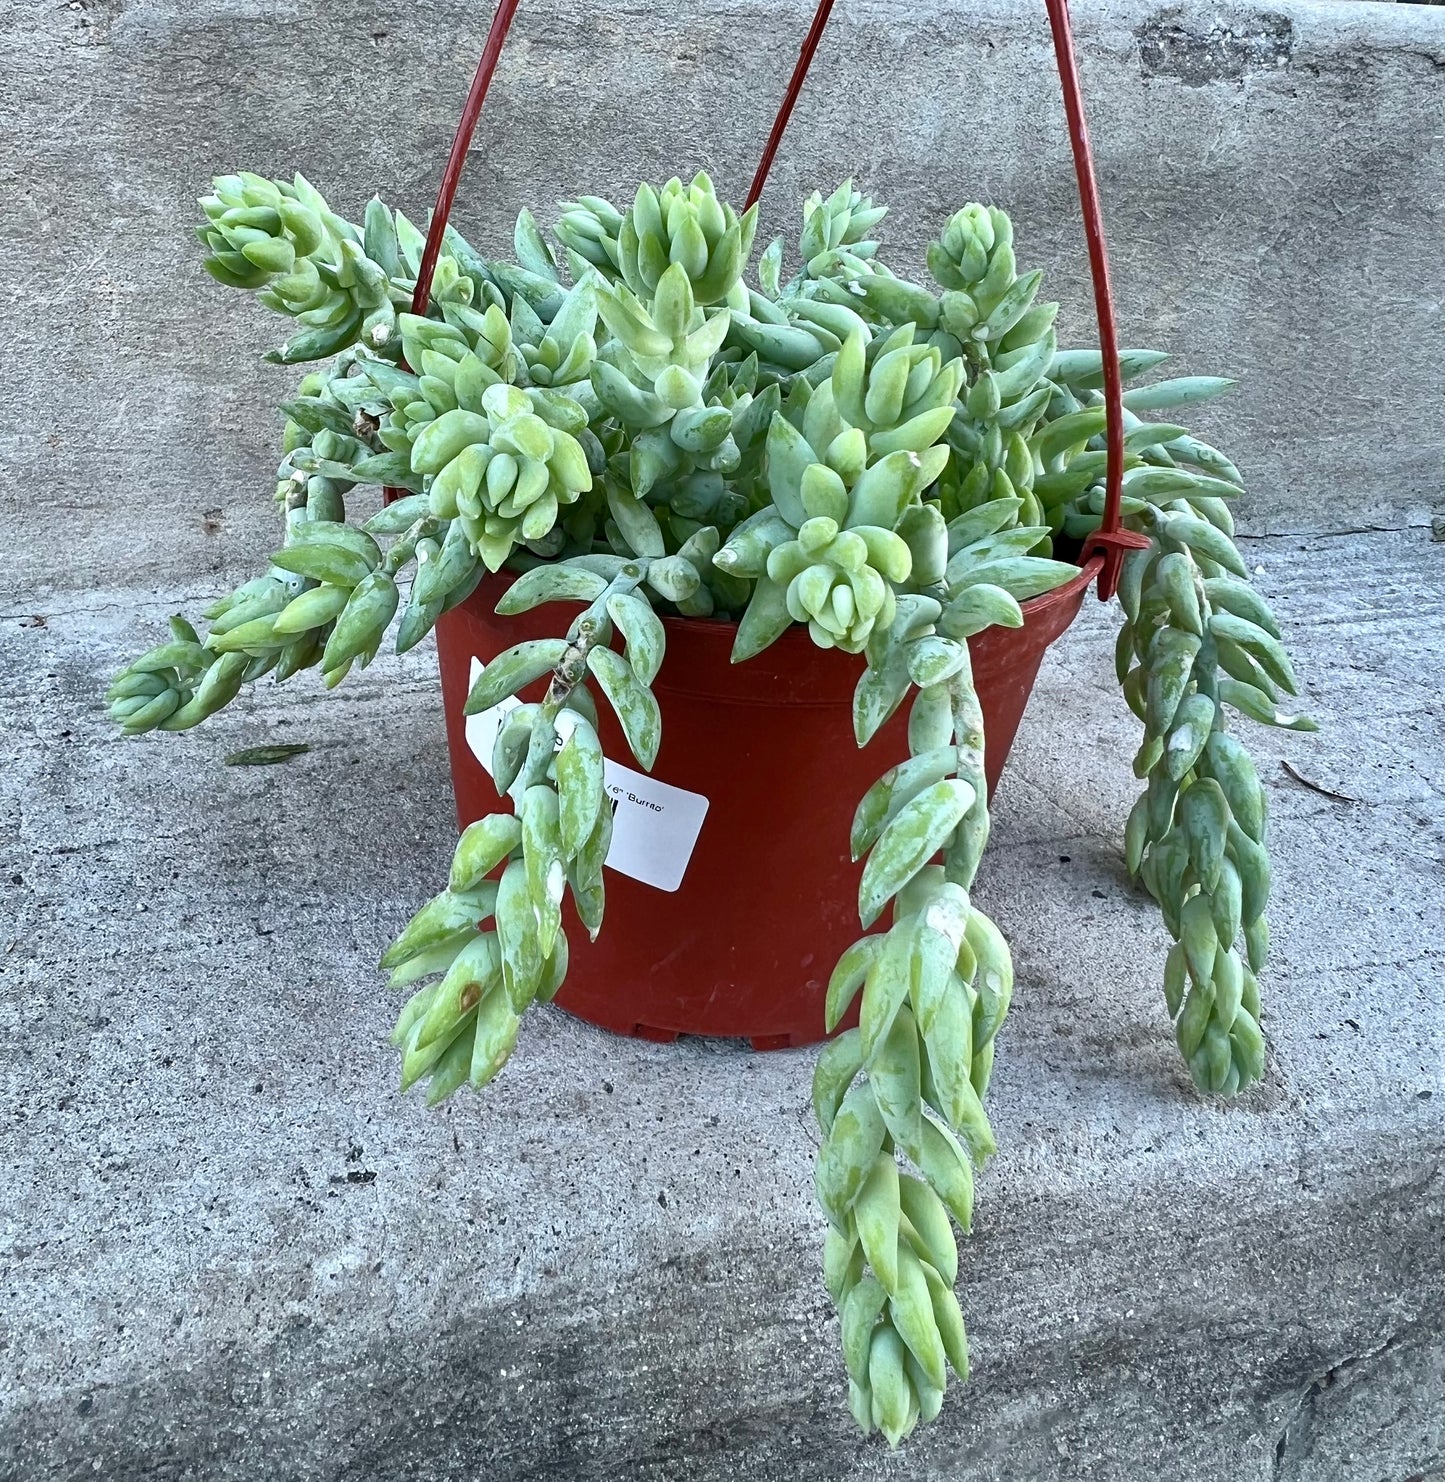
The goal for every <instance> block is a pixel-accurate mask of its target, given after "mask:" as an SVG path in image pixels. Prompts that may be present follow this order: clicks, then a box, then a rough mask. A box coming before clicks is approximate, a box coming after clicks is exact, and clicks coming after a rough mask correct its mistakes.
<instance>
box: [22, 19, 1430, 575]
mask: <svg viewBox="0 0 1445 1482" xmlns="http://www.w3.org/2000/svg"><path fill="white" fill-rule="evenodd" d="M1074 8H1075V12H1076V24H1077V29H1078V32H1079V46H1080V52H1081V56H1082V59H1083V60H1082V67H1083V72H1084V78H1085V83H1086V87H1087V90H1088V94H1089V99H1090V109H1091V116H1092V121H1093V131H1094V135H1095V143H1096V150H1097V154H1098V158H1099V169H1100V175H1101V180H1102V187H1103V192H1104V199H1105V203H1106V212H1107V220H1108V227H1109V235H1110V240H1111V242H1112V244H1113V257H1114V264H1115V276H1116V279H1117V285H1118V296H1119V303H1120V312H1121V318H1122V325H1123V331H1124V335H1125V338H1126V340H1128V341H1133V342H1135V343H1141V342H1142V343H1146V344H1157V345H1159V346H1160V347H1161V348H1166V349H1170V350H1173V351H1175V352H1176V353H1177V354H1178V356H1179V357H1180V365H1181V366H1182V367H1184V368H1186V369H1188V370H1190V371H1193V372H1196V373H1201V372H1203V373H1212V374H1223V375H1230V376H1235V377H1238V378H1239V380H1240V382H1241V388H1240V392H1239V394H1238V395H1237V396H1236V397H1235V398H1234V399H1233V401H1232V403H1231V404H1229V405H1228V406H1227V407H1226V408H1224V409H1222V410H1220V411H1218V412H1213V413H1211V414H1210V415H1209V416H1208V417H1207V418H1205V419H1204V420H1205V429H1206V431H1209V432H1216V433H1218V434H1219V435H1220V436H1221V437H1225V438H1226V440H1227V442H1228V446H1229V448H1230V450H1231V451H1232V453H1233V454H1234V456H1235V457H1236V459H1237V461H1239V462H1240V464H1241V466H1244V467H1248V468H1249V469H1250V470H1251V474H1252V477H1253V480H1254V491H1253V493H1254V497H1253V500H1252V502H1251V509H1250V516H1249V517H1250V519H1251V521H1252V522H1253V524H1254V527H1255V528H1256V529H1258V530H1261V531H1276V532H1277V531H1290V530H1315V529H1321V528H1331V529H1338V528H1342V527H1343V526H1345V525H1397V524H1400V523H1404V522H1407V521H1408V522H1412V523H1420V522H1421V521H1422V520H1424V519H1425V518H1426V512H1427V507H1428V505H1429V504H1430V503H1431V502H1432V501H1434V500H1435V499H1436V498H1437V496H1438V492H1439V466H1440V461H1441V447H1442V428H1441V419H1440V416H1439V408H1440V405H1441V402H1442V398H1445V375H1442V360H1441V356H1440V353H1439V346H1440V329H1441V321H1440V295H1441V282H1442V273H1441V258H1440V252H1439V244H1440V240H1441V213H1442V209H1445V151H1442V140H1441V133H1442V120H1445V86H1442V83H1445V71H1442V65H1445V14H1442V11H1441V10H1440V9H1439V8H1437V7H1429V6H1418V5H1380V4H1345V3H1329V4H1311V3H1307V0H1268V3H1264V0H1258V3H1249V0H1227V3H1220V4H1204V3H1199V0H1187V3H1184V4H1162V3H1159V0H1108V3H1103V0H1079V3H1078V4H1076V6H1075V7H1074ZM489 9H490V7H489V6H488V5H486V4H478V3H476V0H430V3H427V4H424V5H418V4H414V3H412V0H368V3H367V4H365V5H360V4H355V3H352V4H336V3H323V0H184V3H180V0H4V3H3V4H0V16H3V18H4V22H5V25H4V27H3V36H0V49H3V51H0V55H3V62H4V77H5V85H4V87H3V89H0V183H3V186H4V188H5V193H6V195H7V197H8V198H9V199H10V201H11V202H12V204H11V205H10V206H9V209H8V210H7V213H6V226H5V231H4V232H3V233H0V283H3V284H4V286H5V289H6V291H5V293H4V294H0V341H3V343H4V345H5V347H6V367H7V374H6V375H5V376H4V377H3V378H0V509H4V510H6V511H7V512H8V514H9V516H10V517H11V518H15V519H19V518H21V517H22V513H23V518H24V519H25V521H26V523H27V525H28V526H29V527H30V530H31V538H30V539H28V540H27V541H26V542H25V543H24V545H23V547H22V548H21V550H20V551H19V553H18V557H17V559H16V563H15V566H14V568H13V569H12V572H11V575H12V576H13V577H14V578H15V579H16V580H17V581H18V582H20V583H21V584H22V585H30V586H33V587H38V588H40V589H42V590H49V589H51V588H52V587H53V588H55V589H64V588H66V587H69V586H78V585H85V586H93V587H111V586H129V585H131V584H132V583H133V582H136V581H140V582H143V583H148V584H152V583H153V584H159V583H164V584H166V585H169V586H175V585H177V584H179V583H183V582H186V581H189V580H191V579H192V578H193V577H195V576H196V574H198V573H203V572H215V573H216V574H217V577H218V578H220V577H223V576H224V577H230V576H235V575H237V574H239V572H240V571H242V570H248V569H249V563H250V561H251V559H252V553H253V552H254V551H255V550H256V549H257V547H258V546H259V545H260V544H261V542H262V541H264V540H266V539H269V524H268V520H269V513H268V511H267V510H266V509H265V508H264V504H265V501H264V497H263V496H264V494H265V491H266V489H267V487H268V485H269V482H270V477H271V472H272V470H273V469H274V466H275V462H276V454H275V451H274V445H275V438H276V435H277V430H278V424H277V422H276V420H275V414H274V410H273V409H274V406H275V404H276V402H277V401H279V400H281V399H283V398H284V396H285V394H286V392H287V390H288V389H289V387H290V386H291V385H292V384H294V380H295V379H296V378H295V377H294V376H293V375H292V373H290V372H287V371H282V370H279V369H274V368H269V367H263V366H260V365H259V364H258V357H259V355H260V353H261V351H262V350H264V349H265V348H267V347H268V346H269V345H271V344H274V343H278V342H279V341H280V340H281V339H284V337H285V329H284V325H283V324H282V322H281V321H279V320H276V319H275V318H274V317H273V316H270V315H268V314H267V313H266V312H265V311H263V310H261V309H259V308H257V307H254V306H252V305H250V304H248V302H247V301H246V299H245V298H244V297H243V296H240V295H236V294H232V293H228V292H227V291H225V290H223V289H221V288H219V287H218V286H217V285H215V284H213V283H212V282H211V281H210V280H209V279H208V278H206V277H205V275H204V274H203V273H202V272H201V269H200V265H199V261H198V254H197V251H196V247H195V244H194V242H193V241H192V240H191V238H190V235H189V226H190V223H191V221H192V219H193V217H194V215H195V207H194V204H193V203H194V198H195V197H196V196H197V195H198V194H199V193H201V191H202V190H203V189H204V188H205V187H206V184H207V182H208V181H209V178H210V176H211V175H212V174H214V173H217V172H219V171H222V170H227V169H232V168H241V167H252V168H256V169H260V170H264V171H276V172H282V173H289V172H290V171H291V170H293V169H295V168H297V167H301V168H303V169H304V170H305V172H306V173H307V174H308V176H310V177H311V178H312V179H313V180H315V181H316V182H317V183H318V184H320V185H322V186H323V187H324V188H325V189H326V190H327V191H328V192H329V193H330V194H331V196H332V199H333V200H334V202H335V203H336V205H337V206H338V207H339V208H341V209H345V210H349V211H352V212H353V213H354V212H358V211H359V210H360V208H361V205H362V203H363V202H364V200H365V199H366V197H367V196H368V195H369V194H370V193H371V192H372V191H373V190H376V189H379V190H381V191H383V192H384V193H386V195H387V196H388V197H389V198H390V199H391V200H393V201H394V202H395V203H396V204H397V205H400V206H402V207H404V208H406V209H407V210H408V211H409V212H411V213H412V214H413V215H414V216H415V217H417V218H418V219H420V218H423V217H424V216H425V213H426V211H427V209H428V207H429V206H430V203H431V200H432V198H433V196H434V193H435V189H436V182H437V178H438V175H439V172H440V169H441V164H442V160H443V158H444V156H445V152H446V147H447V144H448V142H449V139H450V136H451V132H452V129H453V127H454V125H455V122H456V116H457V112H458V110H459V108H460V105H461V100H462V98H463V96H464V94H465V91H466V86H467V81H468V78H469V76H470V73H471V70H472V68H473V66H474V65H475V61H476V57H477V55H478V52H479V50H480V47H481V40H482V36H483V34H484V33H485V30H486V27H487V25H488V22H489ZM810 10H811V6H810V5H809V4H808V3H807V0H711V3H710V4H708V5H707V6H704V7H699V6H683V7H668V6H665V5H655V4H643V3H640V0H600V3H599V4H597V5H594V6H589V7H579V6H577V5H575V4H572V3H563V0H528V3H527V4H525V5H523V6H522V7H521V13H520V16H519V18H518V20H517V22H516V28H515V31H514V35H513V40H512V43H511V45H510V46H509V49H508V50H507V52H506V53H505V54H504V59H503V64H502V67H501V70H500V72H499V74H498V77H497V80H496V83H495V85H494V90H493V97H492V99H491V100H490V102H489V104H488V112H487V113H486V115H485V116H484V118H483V121H482V126H481V129H480V131H479V133H478V134H477V137H476V141H475V145H474V149H473V154H472V159H471V161H470V167H469V170H468V173H467V177H466V179H465V181H464V184H463V187H462V194H461V197H460V201H459V206H458V219H459V221H460V222H461V223H462V224H463V225H468V226H470V227H472V228H473V229H474V235H475V237H476V239H477V241H478V243H479V244H480V245H482V246H484V247H490V248H493V249H494V250H495V249H497V248H499V247H502V246H504V245H505V244H506V243H508V242H509V241H510V226H511V221H512V218H513V217H514V216H515V213H516V211H517V208H518V207H519V206H521V205H523V204H530V205H533V206H535V207H537V208H538V209H539V214H541V215H542V216H543V218H544V219H546V212H547V209H548V208H549V206H550V203H552V202H554V201H556V200H559V199H561V198H563V197H565V196H569V195H572V194H575V193H576V192H577V191H579V190H585V189H602V190H604V191H610V192H615V193H619V194H620V193H622V192H629V191H630V190H631V189H632V188H633V187H634V186H635V184H636V182H637V180H638V179H639V178H640V177H641V176H643V175H648V176H651V177H655V178H664V177H666V176H667V175H670V174H672V173H675V172H682V173H687V172H689V171H691V170H693V169H694V168H696V167H698V166H706V167H707V168H709V169H710V170H712V171H713V172H714V174H715V175H716V177H717V179H718V181H719V183H720V185H721V186H723V187H724V188H726V189H728V190H731V191H732V192H733V193H735V194H741V193H742V192H743V190H744V189H745V188H746V184H747V181H748V179H749V178H750V176H751V173H752V169H753V166H754V164H755V162H756V158H757V154H758V151H759V149H760V147H761V144H762V140H763V139H764V137H765V136H766V133H767V129H768V126H769V124H770V122H771V119H772V114H773V110H774V109H775V108H776V106H777V101H778V99H779V98H780V96H781V93H782V89H783V85H784V81H785V79H786V77H787V75H788V72H789V69H790V68H791V65H792V60H793V56H794V55H795V52H796V48H797V45H798V42H799V41H800V39H801V37H802V35H803V32H804V30H805V29H806V24H807V16H808V14H809V12H810ZM815 65H816V73H815V75H814V76H812V77H811V78H810V80H809V83H808V86H807V88H806V90H805V92H804V95H803V98H802V101H801V103H800V106H799V109H798V112H797V115H796V117H795V120H794V123H793V125H792V127H791V129H790V131H789V133H788V136H787V139H786V141H785V144H784V148H783V151H782V154H781V157H780V159H779V161H778V164H777V168H776V175H775V179H774V183H773V185H772V188H771V189H770V190H769V191H768V193H767V196H766V199H765V202H764V206H765V219H764V228H763V230H764V236H765V237H766V235H768V234H770V233H772V232H774V231H777V230H782V229H783V228H784V227H785V226H786V227H788V228H789V229H790V230H791V229H793V223H794V222H795V221H796V218H797V207H798V202H799V200H800V198H801V196H802V195H803V194H805V193H806V192H807V191H809V190H811V189H812V188H814V187H815V186H817V185H822V186H824V187H831V185H832V184H833V183H834V182H835V181H836V180H837V179H838V178H839V177H840V176H842V175H844V174H849V173H852V174H855V175H857V176H858V177H859V178H860V180H861V181H862V182H863V183H864V184H865V185H866V186H867V187H868V188H869V189H871V190H874V191H876V192H877V193H878V195H879V197H880V198H881V199H884V200H886V201H889V202H891V203H892V204H893V205H894V207H895V212H896V218H895V220H894V221H893V222H891V223H890V226H891V232H892V236H891V239H892V240H894V241H896V242H897V243H898V244H899V246H900V252H901V259H902V261H903V262H904V263H907V262H909V261H912V260H917V259H918V258H919V257H920V256H921V254H920V252H919V248H920V246H921V244H922V243H923V242H924V241H925V240H926V239H927V238H928V236H929V235H930V234H932V233H933V232H934V231H936V229H937V227H938V225H939V223H940V222H941V220H942V219H943V217H944V216H945V215H946V214H947V213H948V212H949V211H951V210H952V209H953V208H954V207H955V206H956V205H958V204H961V202H962V201H963V200H965V199H970V198H976V197H978V196H983V197H984V198H987V199H991V200H994V201H996V202H998V203H1000V204H1002V205H1004V206H1006V207H1007V208H1008V209H1009V210H1011V211H1012V212H1014V213H1015V215H1016V218H1017V222H1018V234H1019V239H1020V243H1021V248H1022V252H1023V255H1024V257H1025V259H1026V260H1029V261H1037V262H1038V263H1040V264H1042V265H1044V266H1045V267H1046V268H1047V269H1048V272H1049V280H1048V281H1049V284H1050V291H1051V292H1053V293H1056V294H1058V295H1060V296H1062V298H1063V299H1064V300H1065V301H1066V303H1067V305H1068V309H1069V313H1068V317H1067V319H1066V326H1067V327H1068V330H1069V333H1070V334H1071V335H1072V337H1073V340H1074V342H1076V343H1084V342H1087V341H1088V340H1089V339H1090V337H1091V334H1092V331H1091V327H1090V326H1091V319H1090V315H1089V311H1088V310H1087V309H1086V308H1085V306H1084V303H1085V301H1084V300H1083V298H1082V297H1081V294H1082V288H1083V283H1084V278H1085V272H1084V253H1083V245H1082V240H1081V235H1080V229H1079V225H1078V216H1077V204H1076V200H1075V195H1074V184H1073V179H1072V174H1071V167H1070V164H1069V160H1068V153H1067V147H1066V144H1065V139H1064V132H1063V123H1062V114H1061V108H1060V104H1059V98H1058V83H1057V80H1056V78H1055V76H1054V74H1053V70H1052V61H1051V59H1050V53H1049V50H1048V40H1047V28H1046V25H1045V20H1044V8H1043V6H1042V4H1040V3H1037V0H1034V3H1031V4H1027V5H1024V4H1020V3H1018V0H977V3H972V4H969V5H967V6H957V5H952V4H947V5H946V4H944V3H943V0H923V3H920V4H916V5H908V6H903V5H899V4H896V3H891V0H840V3H839V4H838V6H837V8H836V10H835V12H834V16H833V20H832V22H831V25H830V29H829V33H828V36H827V38H826V41H825V43H824V45H823V47H822V49H821V52H820V54H819V56H818V59H817V62H816V64H815Z"/></svg>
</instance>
